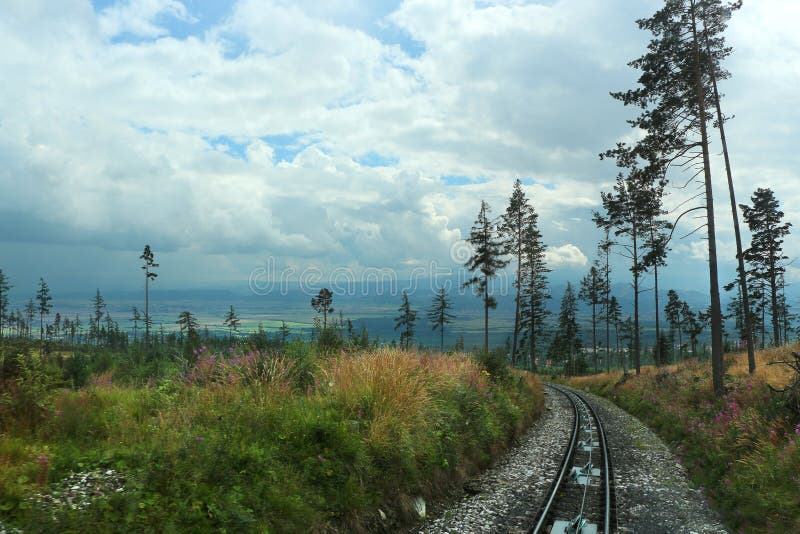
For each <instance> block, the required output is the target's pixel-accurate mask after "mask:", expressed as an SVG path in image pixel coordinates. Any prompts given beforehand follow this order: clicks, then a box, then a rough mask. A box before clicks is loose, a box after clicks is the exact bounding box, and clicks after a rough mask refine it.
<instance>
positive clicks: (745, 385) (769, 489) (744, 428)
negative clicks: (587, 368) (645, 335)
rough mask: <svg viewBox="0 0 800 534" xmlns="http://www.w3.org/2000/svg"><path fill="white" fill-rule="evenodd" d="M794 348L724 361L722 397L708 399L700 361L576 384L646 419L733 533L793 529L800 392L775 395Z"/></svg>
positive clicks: (798, 495) (786, 380)
mask: <svg viewBox="0 0 800 534" xmlns="http://www.w3.org/2000/svg"><path fill="white" fill-rule="evenodd" d="M793 351H794V352H797V351H800V344H793V345H788V346H784V347H780V348H773V349H767V350H763V351H760V352H757V369H756V372H755V373H754V374H752V375H750V374H748V369H747V356H746V354H741V353H738V354H728V355H726V358H725V365H726V374H725V385H726V393H725V395H724V396H723V397H722V398H715V397H714V395H713V392H712V388H711V369H710V365H709V364H708V363H707V362H697V361H687V362H684V363H680V364H677V365H672V366H667V367H661V368H654V367H646V368H644V369H643V371H642V374H641V375H640V376H638V377H637V376H635V375H633V374H630V373H629V374H627V375H623V373H621V372H618V373H609V374H603V375H596V376H586V377H577V378H572V379H570V380H569V383H570V384H572V385H573V386H576V387H579V388H581V389H586V390H588V391H591V392H593V393H597V394H600V395H602V396H605V397H607V398H609V399H611V400H612V401H613V402H615V403H616V404H617V405H619V406H620V407H622V408H623V409H625V410H626V411H628V412H630V413H632V414H634V415H636V416H637V417H639V418H640V419H641V420H642V421H644V422H645V423H646V424H648V425H649V426H650V427H651V428H652V429H653V430H654V431H655V432H656V433H657V434H659V435H660V436H661V437H662V438H663V439H664V440H665V441H666V442H667V443H669V444H670V445H671V446H672V447H673V449H674V450H675V451H676V453H677V455H678V458H679V459H680V461H681V462H682V463H683V464H684V465H685V466H686V467H687V469H688V471H689V473H690V475H691V477H692V480H693V482H694V483H695V484H696V485H697V486H698V487H702V488H703V489H704V490H705V492H706V495H707V496H708V497H709V498H710V499H711V501H712V503H713V504H714V506H715V507H716V508H717V509H718V510H719V511H720V512H721V513H722V514H723V517H724V518H725V520H726V521H727V523H728V524H729V525H730V526H731V527H733V528H734V529H735V531H737V532H797V531H798V530H800V475H799V474H798V473H800V411H798V409H799V408H800V404H799V403H798V400H800V391H798V389H797V387H795V388H794V390H793V391H790V392H786V393H776V392H775V391H773V390H772V389H771V388H770V386H772V387H773V388H776V389H782V388H784V387H785V386H787V385H788V384H791V383H792V382H793V381H795V380H797V379H798V378H800V377H798V376H797V375H796V374H795V372H794V371H793V370H791V369H790V368H789V367H787V366H785V365H781V364H777V365H768V364H769V363H770V362H776V361H779V360H789V361H792V360H793V358H792V356H791V353H792V352H793Z"/></svg>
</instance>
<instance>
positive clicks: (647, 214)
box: [593, 144, 665, 375]
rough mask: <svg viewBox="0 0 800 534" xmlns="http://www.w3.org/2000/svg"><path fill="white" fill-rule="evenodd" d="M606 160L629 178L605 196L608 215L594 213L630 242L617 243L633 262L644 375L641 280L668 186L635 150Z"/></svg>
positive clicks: (636, 337)
mask: <svg viewBox="0 0 800 534" xmlns="http://www.w3.org/2000/svg"><path fill="white" fill-rule="evenodd" d="M604 156H606V157H607V156H613V157H615V158H616V159H617V166H618V167H620V168H622V169H627V174H623V173H621V172H620V173H619V174H618V175H617V181H616V184H615V185H614V189H613V191H611V192H608V193H606V192H603V193H602V194H601V198H602V202H603V209H604V211H605V214H600V213H599V212H594V215H593V220H594V222H595V224H596V225H597V226H598V227H600V228H602V229H604V230H609V231H613V232H614V235H615V236H616V237H623V238H625V239H626V240H625V241H621V242H618V243H617V247H618V249H619V251H620V255H622V256H623V257H625V258H627V259H628V260H629V261H630V262H631V267H630V271H631V274H632V277H633V283H632V285H633V363H634V365H635V367H636V374H637V375H638V374H639V373H640V372H641V359H640V353H641V350H640V349H641V346H640V345H641V341H640V331H639V296H640V294H641V292H642V290H643V289H642V287H641V277H642V275H643V274H644V273H645V272H646V271H647V268H648V266H649V265H650V264H651V261H650V260H649V259H648V258H649V256H648V253H649V250H648V247H647V241H648V239H650V228H652V227H653V225H654V224H657V223H656V221H658V217H659V216H660V215H662V214H663V209H662V207H661V196H662V191H663V188H664V186H665V182H664V181H663V179H661V178H657V177H654V176H653V175H652V174H651V172H652V168H651V167H646V168H640V166H639V165H638V163H637V162H636V156H635V153H634V151H633V150H631V149H629V148H627V147H625V146H624V145H622V144H619V145H617V148H616V149H614V150H611V151H608V152H607V153H606V154H605V155H604Z"/></svg>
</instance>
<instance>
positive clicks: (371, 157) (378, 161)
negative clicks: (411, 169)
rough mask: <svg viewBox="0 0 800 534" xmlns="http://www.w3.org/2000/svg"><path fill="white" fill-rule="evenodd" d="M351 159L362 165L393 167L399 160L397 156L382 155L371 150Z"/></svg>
mask: <svg viewBox="0 0 800 534" xmlns="http://www.w3.org/2000/svg"><path fill="white" fill-rule="evenodd" d="M353 159H354V161H355V162H356V163H358V164H359V165H361V166H363V167H394V166H395V165H397V163H398V162H399V160H398V159H397V158H393V157H389V156H382V155H380V154H378V153H377V152H373V151H372V150H370V151H369V152H367V153H366V154H363V155H361V156H357V157H356V158H353Z"/></svg>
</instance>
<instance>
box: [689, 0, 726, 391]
mask: <svg viewBox="0 0 800 534" xmlns="http://www.w3.org/2000/svg"><path fill="white" fill-rule="evenodd" d="M690 4H691V15H692V46H693V48H694V67H695V90H696V92H697V95H696V97H697V107H698V111H699V114H700V117H699V118H700V144H701V148H702V150H703V176H704V182H705V193H706V217H707V224H708V275H709V285H710V297H711V317H710V321H711V376H712V381H713V385H714V394H715V395H716V396H718V397H719V396H721V395H722V394H723V393H724V390H725V387H724V383H723V373H724V369H723V355H722V309H721V306H720V298H719V273H718V270H717V239H716V227H715V224H714V194H713V190H712V186H711V164H710V161H709V155H708V130H707V124H706V103H705V97H704V91H703V77H702V73H701V65H700V47H699V44H698V38H697V18H696V10H695V0H690Z"/></svg>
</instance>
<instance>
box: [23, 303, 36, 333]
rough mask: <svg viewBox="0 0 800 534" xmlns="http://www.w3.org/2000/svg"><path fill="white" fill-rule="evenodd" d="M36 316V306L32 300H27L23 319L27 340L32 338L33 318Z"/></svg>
mask: <svg viewBox="0 0 800 534" xmlns="http://www.w3.org/2000/svg"><path fill="white" fill-rule="evenodd" d="M35 316H36V305H35V304H34V303H33V299H28V303H27V304H25V318H26V330H27V333H28V339H31V338H32V335H33V330H32V327H33V318H34V317H35Z"/></svg>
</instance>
